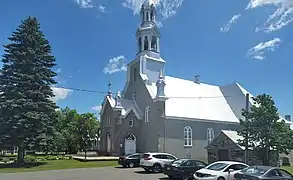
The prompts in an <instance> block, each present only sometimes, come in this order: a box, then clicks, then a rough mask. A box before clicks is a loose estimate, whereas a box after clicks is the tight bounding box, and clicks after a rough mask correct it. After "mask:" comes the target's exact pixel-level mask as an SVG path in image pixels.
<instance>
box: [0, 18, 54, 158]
mask: <svg viewBox="0 0 293 180" xmlns="http://www.w3.org/2000/svg"><path fill="white" fill-rule="evenodd" d="M8 39H9V40H10V43H9V44H8V45H5V46H4V49H5V53H4V55H3V58H2V62H3V68H2V70H1V73H0V92H1V93H0V100H1V101H0V114H1V115H0V143H1V144H2V145H4V146H6V147H12V146H17V147H18V163H19V164H22V163H24V150H25V149H26V148H28V147H29V146H30V147H31V146H32V147H34V148H37V147H40V146H46V143H47V142H48V139H49V140H50V139H51V140H52V138H50V135H52V133H53V122H54V120H55V119H56V115H57V114H56V111H55V109H56V108H57V107H56V104H55V103H54V102H53V101H52V100H51V98H52V97H53V96H54V94H53V91H52V89H51V88H50V86H51V85H53V84H56V82H55V81H54V79H53V77H54V76H56V73H55V72H54V71H52V68H53V67H54V66H55V58H54V57H53V56H52V55H51V46H50V44H49V42H48V40H46V39H45V37H44V34H43V33H42V32H41V30H40V24H39V22H38V21H37V19H36V18H35V17H28V18H26V19H25V20H23V21H22V23H21V25H20V26H19V27H18V28H17V30H16V31H15V32H13V34H12V36H11V37H9V38H8ZM51 137H52V136H51Z"/></svg>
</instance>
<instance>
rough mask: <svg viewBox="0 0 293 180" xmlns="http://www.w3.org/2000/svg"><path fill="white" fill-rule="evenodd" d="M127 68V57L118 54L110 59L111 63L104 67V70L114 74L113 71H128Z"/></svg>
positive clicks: (106, 72)
mask: <svg viewBox="0 0 293 180" xmlns="http://www.w3.org/2000/svg"><path fill="white" fill-rule="evenodd" d="M126 70H127V65H126V58H125V57H124V56H117V57H114V58H111V59H110V60H109V63H108V64H107V66H106V67H105V68H104V70H103V72H104V73H105V74H112V73H116V72H121V71H126Z"/></svg>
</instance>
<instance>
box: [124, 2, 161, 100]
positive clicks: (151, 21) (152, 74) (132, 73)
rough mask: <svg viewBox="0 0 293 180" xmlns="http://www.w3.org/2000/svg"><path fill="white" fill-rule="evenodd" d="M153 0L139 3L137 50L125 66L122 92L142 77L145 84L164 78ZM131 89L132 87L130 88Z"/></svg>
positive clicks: (128, 91) (127, 91)
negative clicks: (124, 80)
mask: <svg viewBox="0 0 293 180" xmlns="http://www.w3.org/2000/svg"><path fill="white" fill-rule="evenodd" d="M156 5H157V3H156V2H155V0H145V1H144V2H143V4H142V5H141V10H140V23H139V25H138V27H137V29H136V34H135V36H136V41H137V51H136V57H135V59H134V60H132V61H131V62H130V63H129V64H128V67H127V80H126V84H125V87H124V92H126V94H130V91H131V90H127V89H128V88H129V87H130V86H134V84H136V81H137V80H139V79H142V80H143V81H144V83H145V84H148V85H151V84H156V82H157V80H158V77H159V75H160V73H161V76H162V77H163V78H164V66H165V63H166V62H165V61H164V60H163V59H162V58H161V54H160V38H161V35H160V31H159V28H158V26H157V23H156V15H157V12H156ZM131 89H132V88H131Z"/></svg>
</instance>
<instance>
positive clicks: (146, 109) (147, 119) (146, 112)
mask: <svg viewBox="0 0 293 180" xmlns="http://www.w3.org/2000/svg"><path fill="white" fill-rule="evenodd" d="M149 112H150V107H149V106H147V107H146V108H145V110H144V121H145V122H150V121H149Z"/></svg>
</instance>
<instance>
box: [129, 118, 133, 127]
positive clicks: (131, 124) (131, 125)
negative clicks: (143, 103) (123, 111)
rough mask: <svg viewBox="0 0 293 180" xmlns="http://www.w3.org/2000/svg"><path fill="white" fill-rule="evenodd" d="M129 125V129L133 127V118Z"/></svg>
mask: <svg viewBox="0 0 293 180" xmlns="http://www.w3.org/2000/svg"><path fill="white" fill-rule="evenodd" d="M128 125H129V127H133V119H132V118H130V119H129V121H128Z"/></svg>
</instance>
